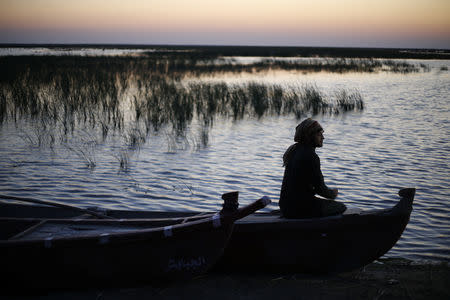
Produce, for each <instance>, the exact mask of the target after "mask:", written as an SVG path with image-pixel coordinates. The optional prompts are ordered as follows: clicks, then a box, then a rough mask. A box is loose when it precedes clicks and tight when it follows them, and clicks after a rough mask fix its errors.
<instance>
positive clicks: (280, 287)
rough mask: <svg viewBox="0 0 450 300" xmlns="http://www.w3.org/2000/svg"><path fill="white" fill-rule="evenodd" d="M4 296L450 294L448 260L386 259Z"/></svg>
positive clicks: (407, 296)
mask: <svg viewBox="0 0 450 300" xmlns="http://www.w3.org/2000/svg"><path fill="white" fill-rule="evenodd" d="M1 298H2V299H96V300H101V299H105V300H106V299H107V300H119V299H450V267H449V265H448V264H444V263H443V264H417V263H413V262H411V261H407V260H382V261H379V262H375V263H372V264H370V265H369V266H367V267H365V268H364V269H361V270H356V271H353V272H348V273H343V274H335V275H326V276H311V275H305V274H293V273H290V274H283V273H279V274H276V273H270V274H264V273H252V272H248V273H245V274H244V273H242V272H241V273H230V272H228V273H219V272H214V273H209V274H207V275H204V276H201V277H197V278H194V279H192V280H189V281H185V282H176V283H170V284H168V283H166V284H156V285H155V284H153V285H146V286H137V287H114V288H95V289H79V290H53V291H34V292H26V293H25V294H24V291H22V292H20V293H19V292H17V293H16V292H14V293H13V294H9V295H2V296H1Z"/></svg>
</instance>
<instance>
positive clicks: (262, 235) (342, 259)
mask: <svg viewBox="0 0 450 300" xmlns="http://www.w3.org/2000/svg"><path fill="white" fill-rule="evenodd" d="M414 195H415V189H414V188H408V189H402V190H400V191H399V196H400V199H399V200H398V203H397V204H396V205H395V206H393V207H392V208H388V209H373V210H367V211H364V210H348V211H346V212H344V214H342V215H338V216H332V217H325V218H314V219H285V218H282V217H281V216H280V214H279V212H257V213H254V214H252V215H249V216H247V217H244V218H242V219H240V220H237V221H236V223H235V226H234V229H233V233H232V236H231V239H230V241H229V243H228V245H227V247H226V249H225V253H224V256H223V257H222V258H221V259H220V261H219V264H218V267H220V268H227V269H232V270H249V269H258V270H275V271H281V270H283V271H285V270H286V271H294V272H313V273H328V272H342V271H348V270H354V269H357V268H360V267H363V266H365V265H367V264H369V263H371V262H373V261H374V260H376V259H378V258H379V257H381V256H383V255H384V254H386V253H387V252H388V251H389V250H390V249H391V248H392V247H393V246H394V245H395V244H396V243H397V241H398V240H399V238H400V237H401V235H402V233H403V231H404V229H405V228H406V225H407V224H408V222H409V218H410V215H411V211H412V204H413V200H414ZM94 211H96V212H97V213H100V212H101V213H102V214H104V215H106V216H109V217H113V218H122V219H126V220H127V222H139V221H143V220H147V221H150V220H151V221H152V222H154V223H159V224H164V225H167V224H174V223H176V222H181V221H180V220H183V219H184V218H192V219H194V220H195V219H201V218H204V217H207V216H209V215H210V214H208V213H205V214H204V215H201V214H200V215H196V214H195V213H191V212H155V211H127V210H103V211H101V210H94ZM78 215H79V212H76V211H71V210H66V209H57V208H54V207H43V206H30V205H20V204H0V218H1V217H6V216H14V217H18V218H31V217H35V218H73V217H77V216H78Z"/></svg>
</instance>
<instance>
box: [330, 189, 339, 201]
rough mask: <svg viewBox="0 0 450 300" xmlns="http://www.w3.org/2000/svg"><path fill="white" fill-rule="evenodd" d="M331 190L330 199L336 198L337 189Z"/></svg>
mask: <svg viewBox="0 0 450 300" xmlns="http://www.w3.org/2000/svg"><path fill="white" fill-rule="evenodd" d="M331 192H332V193H331V198H332V199H336V198H337V196H338V194H339V191H338V189H332V190H331Z"/></svg>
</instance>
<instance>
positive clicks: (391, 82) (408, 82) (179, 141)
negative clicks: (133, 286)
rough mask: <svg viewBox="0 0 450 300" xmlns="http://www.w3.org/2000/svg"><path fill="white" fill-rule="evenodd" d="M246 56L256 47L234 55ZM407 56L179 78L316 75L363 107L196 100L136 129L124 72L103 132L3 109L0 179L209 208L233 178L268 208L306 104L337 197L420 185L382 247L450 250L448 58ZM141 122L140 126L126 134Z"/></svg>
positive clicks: (137, 204) (267, 79) (104, 201)
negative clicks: (400, 65) (208, 110)
mask: <svg viewBox="0 0 450 300" xmlns="http://www.w3.org/2000/svg"><path fill="white" fill-rule="evenodd" d="M252 59H253V60H255V59H256V60H257V59H258V58H235V61H239V60H242V61H244V63H246V62H247V61H249V60H250V61H251V60H252ZM403 61H405V60H403ZM406 61H407V62H408V63H410V64H413V65H422V67H423V65H426V66H427V68H421V69H420V70H419V71H417V72H410V73H402V72H388V71H379V72H339V73H338V72H328V71H318V72H304V71H301V70H282V69H281V70H280V69H278V70H272V69H271V70H266V71H262V72H218V73H214V72H208V73H205V74H196V75H195V76H194V75H192V76H182V78H178V79H177V85H179V86H182V87H183V86H189V85H191V87H192V85H194V86H195V85H196V84H197V85H200V86H201V85H202V84H210V85H214V84H215V83H217V84H221V85H222V86H224V87H225V88H227V87H235V86H244V87H249V86H252V85H254V84H258V85H260V86H261V85H262V86H264V85H268V86H269V87H270V86H276V87H279V88H281V89H282V90H283V91H286V90H300V91H301V90H302V88H303V89H304V88H305V87H314V89H315V90H316V91H319V92H320V94H321V96H322V97H323V98H325V99H333V97H336V94H337V93H340V92H342V91H346V93H350V94H351V93H353V92H356V93H357V95H358V96H359V97H361V98H362V100H363V102H364V106H363V109H353V108H352V109H350V110H348V111H346V110H339V109H335V110H333V109H332V110H323V109H322V110H321V111H319V112H318V111H311V110H302V111H294V112H286V113H268V112H267V111H263V112H262V113H256V114H255V113H243V114H242V116H241V117H239V118H237V117H236V115H234V117H233V116H231V114H230V113H224V112H221V113H217V114H215V115H212V116H208V118H205V117H204V116H203V117H201V114H198V112H197V114H195V113H193V116H192V117H190V118H187V120H184V121H185V122H184V123H183V124H182V125H180V126H178V125H176V124H175V123H170V122H169V123H165V122H163V121H161V122H159V123H158V126H156V127H155V126H153V127H151V128H150V129H149V128H146V129H142V128H145V126H144V125H142V121H141V122H140V123H139V124H140V126H144V127H139V126H136V124H134V125H133V126H130V127H127V124H128V123H127V122H128V121H127V120H129V119H130V118H131V117H128V116H127V114H128V113H130V111H131V110H133V107H134V106H130V107H131V108H130V107H129V106H128V104H127V103H136V102H133V101H136V99H137V100H139V97H140V95H141V96H142V95H143V94H142V93H141V92H140V89H139V84H133V83H129V84H128V85H127V86H126V88H124V89H123V91H122V92H121V93H120V97H119V98H118V101H119V102H118V105H119V106H121V107H123V114H124V121H123V124H122V125H119V126H118V127H121V128H122V130H109V131H108V134H107V135H105V132H104V131H103V133H102V132H101V131H98V128H97V127H95V126H94V125H92V126H75V127H74V128H72V129H71V130H69V133H67V132H66V131H67V130H66V131H64V130H59V131H58V134H56V137H55V136H54V132H55V131H54V130H55V128H51V130H53V131H50V129H49V127H52V126H53V127H54V126H63V125H61V124H63V123H62V122H61V121H60V120H59V121H55V123H52V124H53V125H51V126H44V127H43V126H42V120H40V119H39V118H34V117H33V116H32V114H31V115H30V116H27V115H26V113H23V112H22V113H21V114H18V113H17V112H16V113H9V112H8V113H6V115H5V117H4V120H3V122H2V123H1V126H0V191H1V194H8V195H14V196H23V197H32V198H37V199H42V200H53V201H60V202H64V203H68V204H72V205H77V206H81V207H89V206H100V207H105V208H112V209H138V210H166V211H184V210H189V211H210V210H218V209H220V207H221V199H220V196H221V194H222V193H224V192H229V191H235V190H237V191H239V192H240V203H241V205H245V204H246V203H249V202H251V201H253V200H256V199H258V198H260V197H261V196H264V195H266V196H269V197H270V198H271V199H272V201H273V203H272V204H271V205H270V206H269V207H268V208H266V210H272V209H278V196H279V192H280V186H281V180H282V176H283V167H282V155H283V153H284V151H285V150H286V148H287V147H288V146H289V145H290V144H291V143H292V142H293V135H294V128H295V126H296V125H297V124H298V123H299V122H300V120H301V119H303V118H305V117H307V116H313V117H314V118H315V119H317V120H318V121H319V122H320V123H321V124H322V126H323V127H324V129H325V134H324V135H325V141H324V146H323V148H321V149H318V150H317V153H318V154H319V156H320V158H321V164H322V172H323V173H324V176H325V181H326V183H327V185H329V186H331V187H337V188H339V200H340V201H342V202H344V203H345V204H347V205H350V206H355V207H359V208H362V209H371V208H388V207H391V206H392V205H394V204H395V203H396V201H397V200H398V196H397V192H398V190H399V189H400V188H403V187H415V188H416V189H417V193H416V198H415V203H414V210H413V213H412V215H411V220H410V223H409V224H408V227H407V228H406V231H405V232H404V234H403V236H402V238H401V239H400V241H399V242H398V243H397V245H396V246H395V247H394V248H393V249H392V250H391V251H390V252H389V253H388V254H387V255H386V256H388V257H403V258H408V259H412V260H431V261H437V262H439V261H446V262H449V259H450V218H449V214H450V200H449V199H450V184H449V183H450V180H449V179H450V176H449V174H450V165H449V154H450V96H449V95H450V73H449V71H448V67H450V60H423V61H418V60H406ZM131 77H132V76H131ZM10 79H11V78H9V79H8V80H10ZM128 80H130V81H132V79H128ZM4 86H5V85H3V87H4ZM47 87H48V86H47ZM42 89H43V90H42ZM191 89H192V88H191ZM94 90H95V89H94ZM168 90H169V91H170V89H168ZM269 90H270V88H269ZM11 91H15V90H14V89H11V90H10V91H8V92H4V93H3V95H4V96H3V97H4V98H3V99H5V100H4V101H7V100H6V99H8V97H13V96H14V95H13V94H12V93H13V92H11ZM52 91H53V90H52V89H46V88H42V86H41V90H40V93H39V97H40V98H39V99H41V100H42V97H44V98H45V97H49V98H52V97H54V95H52V93H53V92H52ZM284 93H286V92H284ZM26 95H28V94H26ZM63 96H64V94H63ZM24 97H25V96H24ZM142 97H143V96H142ZM213 100H214V99H212V100H211V101H213ZM284 105H285V104H284ZM159 109H160V110H159V111H160V112H161V108H159ZM196 109H197V110H198V108H196ZM254 111H256V112H257V110H256V108H255V109H254ZM146 112H147V111H146ZM157 113H158V112H156V114H157ZM161 113H162V112H161ZM152 116H153V117H154V114H153V115H152ZM171 116H172V117H173V115H171ZM169 117H170V116H169ZM134 118H135V116H134ZM144 122H149V119H145V120H144ZM139 128H141V129H142V130H143V131H145V136H143V135H142V134H137V135H132V134H131V133H133V132H135V131H136V130H138V131H139V130H140V129H139ZM61 132H66V135H65V136H64V137H61V136H62V135H63V134H62V133H61ZM49 137H51V138H49ZM49 139H50V141H49Z"/></svg>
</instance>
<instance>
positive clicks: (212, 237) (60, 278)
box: [0, 197, 270, 287]
mask: <svg viewBox="0 0 450 300" xmlns="http://www.w3.org/2000/svg"><path fill="white" fill-rule="evenodd" d="M269 202H270V200H268V198H266V197H264V198H262V199H260V200H258V201H256V202H254V203H252V204H250V205H248V206H245V207H243V208H240V209H225V208H224V209H223V210H222V211H220V212H219V213H216V214H209V215H208V216H204V217H202V218H192V219H189V218H183V219H177V220H176V221H174V220H171V221H169V220H166V221H164V222H160V221H155V220H154V219H152V220H148V219H147V220H142V219H141V220H138V219H134V220H121V219H85V218H82V216H81V217H80V216H78V217H76V218H70V217H69V216H67V215H64V217H62V216H58V217H57V218H55V215H53V212H54V211H53V210H52V209H50V210H47V211H48V212H52V213H51V216H50V215H47V216H43V215H39V214H37V213H36V214H34V215H33V217H32V218H29V217H24V216H23V215H22V216H20V217H19V216H18V214H15V215H14V214H9V215H8V211H9V212H11V210H10V209H11V208H12V206H10V207H9V208H8V209H6V207H7V205H6V206H2V207H0V211H1V214H2V216H1V217H0V262H1V273H2V277H3V278H4V279H2V283H3V284H6V285H5V286H7V285H17V284H21V285H23V286H26V287H30V286H34V287H73V286H79V285H90V284H94V285H96V286H98V285H99V284H112V283H114V282H120V283H121V284H123V283H126V282H132V283H137V282H141V281H142V282H144V281H149V280H165V279H169V280H172V279H182V278H188V277H192V276H196V275H199V274H202V273H204V272H205V271H207V270H208V269H209V268H210V267H212V266H213V265H214V264H215V263H216V262H217V260H218V259H219V258H220V257H221V256H222V255H223V252H224V249H225V247H226V245H227V243H228V241H229V238H230V235H231V233H232V229H233V226H234V223H235V221H236V220H238V219H240V218H242V217H245V216H247V215H249V214H251V213H253V212H255V211H256V210H257V209H260V208H263V207H264V206H265V205H267V204H268V203H269ZM16 208H17V207H16ZM22 208H24V207H23V206H22ZM28 208H29V209H31V210H34V209H38V210H40V209H44V210H45V209H46V208H47V209H48V208H49V207H46V208H45V207H41V206H34V207H33V206H29V207H28ZM57 210H61V209H57ZM19 211H20V209H19V210H18V211H16V212H19Z"/></svg>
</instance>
